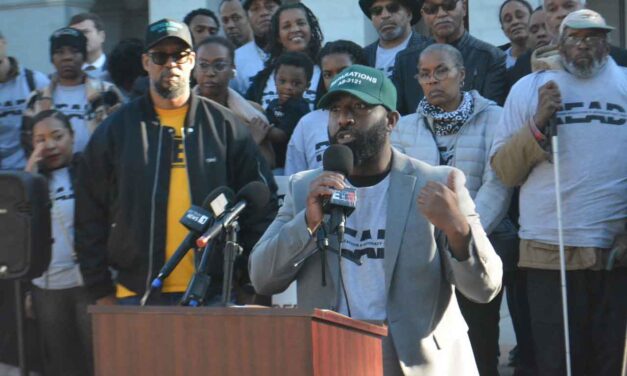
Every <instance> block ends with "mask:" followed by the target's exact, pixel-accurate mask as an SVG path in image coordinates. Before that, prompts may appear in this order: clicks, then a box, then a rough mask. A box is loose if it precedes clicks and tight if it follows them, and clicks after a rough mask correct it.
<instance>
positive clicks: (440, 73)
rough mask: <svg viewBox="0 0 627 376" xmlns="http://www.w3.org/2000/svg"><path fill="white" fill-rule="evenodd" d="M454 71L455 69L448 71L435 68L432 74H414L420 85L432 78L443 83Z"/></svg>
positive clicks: (443, 68)
mask: <svg viewBox="0 0 627 376" xmlns="http://www.w3.org/2000/svg"><path fill="white" fill-rule="evenodd" d="M454 70H455V68H453V69H450V68H448V67H439V68H436V69H435V71H433V74H431V73H429V72H428V71H422V72H418V74H416V76H415V77H416V78H417V79H418V82H420V83H425V82H429V81H430V80H431V77H433V79H434V80H436V81H438V82H439V81H443V80H446V79H447V78H449V77H450V75H451V72H453V71H454Z"/></svg>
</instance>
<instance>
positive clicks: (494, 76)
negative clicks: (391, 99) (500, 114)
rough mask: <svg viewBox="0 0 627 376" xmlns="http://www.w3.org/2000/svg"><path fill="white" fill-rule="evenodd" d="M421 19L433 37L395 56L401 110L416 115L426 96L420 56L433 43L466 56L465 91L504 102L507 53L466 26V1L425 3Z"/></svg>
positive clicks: (449, 0)
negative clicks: (420, 79) (420, 81)
mask: <svg viewBox="0 0 627 376" xmlns="http://www.w3.org/2000/svg"><path fill="white" fill-rule="evenodd" d="M421 13H422V17H423V18H424V20H425V23H426V24H427V26H428V27H429V29H430V30H431V35H432V38H430V39H429V40H427V41H426V42H424V43H421V44H420V45H418V46H416V47H414V48H411V49H407V50H405V51H403V52H400V53H399V54H398V55H397V56H396V64H395V65H394V76H393V81H394V85H395V86H396V90H397V91H398V107H397V109H398V111H399V112H400V113H401V115H406V114H409V113H413V112H414V111H415V110H416V106H417V105H418V102H420V100H421V99H422V97H423V96H424V95H423V93H422V89H421V88H420V85H418V81H417V80H416V78H415V76H416V74H417V73H418V68H417V63H418V58H419V57H420V53H421V52H422V51H423V50H424V49H425V48H426V47H427V46H429V45H431V44H433V43H447V44H450V45H452V46H454V47H456V48H457V49H458V50H459V51H460V52H461V53H462V56H463V57H464V67H465V68H466V80H465V84H464V87H463V90H472V89H475V90H477V91H478V92H479V93H480V94H481V95H482V96H484V97H486V98H488V99H492V100H494V101H496V102H497V103H499V104H502V103H503V102H504V101H505V53H504V52H503V51H501V50H499V49H498V48H497V47H494V46H492V45H490V44H488V43H485V42H483V41H481V40H479V39H477V38H474V37H473V36H471V35H470V34H468V32H466V29H465V27H464V16H465V15H466V2H465V1H463V0H426V1H425V2H424V4H423V6H422V10H421Z"/></svg>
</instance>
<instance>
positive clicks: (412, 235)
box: [0, 0, 627, 376]
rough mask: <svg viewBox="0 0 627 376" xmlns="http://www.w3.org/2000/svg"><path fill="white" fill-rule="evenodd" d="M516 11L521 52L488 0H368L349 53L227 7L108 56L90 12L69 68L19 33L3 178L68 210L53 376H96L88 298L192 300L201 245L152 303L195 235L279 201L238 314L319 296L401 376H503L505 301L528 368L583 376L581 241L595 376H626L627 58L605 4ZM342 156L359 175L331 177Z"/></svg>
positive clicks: (264, 2) (58, 241)
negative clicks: (211, 209) (476, 2)
mask: <svg viewBox="0 0 627 376" xmlns="http://www.w3.org/2000/svg"><path fill="white" fill-rule="evenodd" d="M501 1H502V4H501V6H500V9H499V13H498V14H497V15H495V17H497V16H498V17H499V20H500V24H501V27H502V31H503V33H504V34H505V36H506V37H507V39H508V40H509V43H508V44H506V45H503V46H498V47H497V46H493V45H491V44H489V43H487V42H485V41H482V40H480V39H478V38H476V37H474V36H473V35H471V33H469V31H468V30H466V27H465V25H464V18H465V17H466V14H467V2H466V1H465V0H354V2H355V7H359V8H360V9H361V10H362V11H363V13H364V15H365V16H366V17H367V18H368V19H370V20H371V22H372V25H373V27H374V29H375V30H376V32H377V34H378V39H377V40H375V41H373V42H372V43H369V44H368V45H366V46H364V47H362V46H360V45H358V44H357V43H355V42H353V41H349V40H335V41H325V39H324V36H323V32H322V30H323V29H324V27H323V25H321V24H320V23H319V20H318V18H317V17H316V15H315V14H314V13H313V12H312V11H311V9H309V8H308V7H307V6H306V5H305V4H303V3H301V2H289V4H282V3H281V1H280V0H242V1H240V0H222V1H221V3H220V5H219V11H218V13H217V14H216V13H214V12H212V11H211V10H208V9H196V10H193V11H191V12H189V13H188V14H187V15H186V16H185V17H184V19H183V20H181V21H177V20H173V19H162V20H159V21H156V22H154V23H152V24H150V25H148V27H147V29H146V33H145V36H144V38H143V39H140V38H130V39H125V40H121V41H119V43H117V44H116V45H115V47H114V48H113V49H112V51H111V52H110V53H109V54H108V55H107V54H105V53H104V51H103V44H104V41H105V31H104V29H105V28H104V25H103V22H102V20H101V18H100V17H99V16H98V15H97V14H94V13H82V14H78V15H75V16H73V17H72V18H71V19H70V20H69V22H68V24H67V25H64V26H63V27H61V28H59V29H58V30H56V31H54V32H53V33H52V35H50V37H49V41H50V61H51V63H52V66H53V68H54V70H53V71H52V72H51V73H50V74H44V73H41V72H37V71H33V70H31V69H28V68H26V67H23V66H22V65H21V64H20V63H19V61H18V60H17V59H16V58H15V57H10V56H8V55H7V47H6V46H7V43H8V42H10V41H7V40H6V39H5V38H4V37H3V36H2V34H1V33H0V170H7V171H11V170H24V171H27V172H30V173H40V174H43V175H44V176H45V177H46V178H47V179H48V182H49V191H50V200H51V202H52V207H51V219H52V221H51V223H52V233H53V238H54V242H53V244H52V258H51V262H50V265H49V267H48V269H47V270H46V271H45V272H44V274H43V275H42V276H41V277H39V278H36V279H34V280H33V281H32V283H31V286H30V288H29V290H30V291H29V293H28V294H27V296H26V299H25V305H26V307H27V312H28V313H29V315H30V316H31V317H34V318H35V320H36V322H37V329H38V336H39V343H40V344H41V353H42V357H43V369H42V370H41V371H42V372H43V374H44V375H53V376H54V375H64V376H65V375H89V374H92V372H93V355H92V348H91V347H92V338H91V328H90V320H89V316H88V314H87V310H86V307H87V306H88V305H90V304H121V305H140V304H149V305H172V304H179V302H180V301H181V299H182V297H183V294H184V293H185V291H186V290H187V288H188V283H189V281H190V279H191V277H192V275H193V274H194V271H195V268H196V266H197V262H198V259H199V256H200V255H201V252H200V250H194V251H192V252H189V253H187V255H186V256H184V257H183V258H182V259H181V261H180V263H179V264H178V266H177V267H176V268H175V269H174V270H173V271H172V273H171V274H170V276H169V277H168V278H167V279H165V281H164V284H163V286H162V289H161V291H160V293H157V294H148V291H149V290H151V281H152V280H153V279H154V278H155V276H156V275H157V273H158V272H159V270H160V269H161V268H162V266H163V265H164V263H165V262H166V260H168V259H169V258H170V257H172V255H173V254H174V253H175V251H176V250H177V247H178V246H179V244H181V243H182V242H183V241H184V239H185V238H186V236H187V234H188V230H187V229H186V228H185V227H184V226H183V225H182V224H181V223H179V220H180V218H181V217H182V216H183V214H184V213H185V211H186V210H187V209H188V208H189V207H190V206H191V205H197V206H202V205H205V204H206V203H204V200H205V197H206V196H207V194H208V193H209V192H212V191H214V190H215V189H216V188H219V187H222V186H226V187H229V188H230V189H232V190H233V191H234V192H237V191H239V190H240V189H241V188H243V187H245V186H246V185H247V184H249V183H251V182H261V183H263V184H265V185H266V186H267V187H268V189H269V191H270V199H269V202H268V203H267V204H266V205H265V206H264V207H263V208H261V209H260V210H257V211H255V212H251V213H248V215H246V216H243V217H242V218H241V220H240V226H241V229H240V232H239V242H240V244H241V246H242V247H243V254H242V255H241V257H239V258H238V260H237V262H236V272H235V274H234V285H235V289H234V293H233V295H232V296H230V297H228V299H230V300H231V301H232V302H233V303H237V304H248V303H255V304H264V305H270V304H271V300H270V296H271V295H272V294H276V293H279V292H281V291H283V290H285V289H286V288H287V287H288V286H289V285H290V283H292V282H293V281H297V282H298V284H297V290H298V294H297V295H298V305H299V306H300V307H304V308H328V309H333V310H335V311H337V312H340V313H342V314H345V315H347V316H350V317H353V318H356V319H360V320H367V321H373V322H379V323H384V324H386V325H387V326H388V328H389V332H388V333H389V334H388V336H387V337H385V338H384V339H383V349H382V350H383V365H384V374H385V375H402V374H405V375H477V374H479V375H481V376H485V375H498V368H497V365H498V358H499V351H500V350H499V344H498V340H499V319H500V307H501V302H502V298H503V295H504V294H503V293H504V292H505V296H506V300H507V307H508V309H509V312H510V315H511V317H512V322H513V326H514V332H515V337H516V342H517V345H516V347H515V348H514V350H512V352H511V353H510V354H509V355H510V361H511V365H512V366H513V367H514V370H515V371H514V374H516V375H523V376H524V375H564V374H565V372H566V360H565V356H566V349H565V345H564V324H563V311H562V305H561V301H562V297H561V290H560V286H561V284H560V244H562V245H563V246H564V253H565V268H566V281H567V291H568V295H567V297H568V303H567V304H568V305H567V309H566V311H567V312H568V315H569V318H568V319H569V321H568V323H569V330H568V333H569V335H570V359H571V366H572V371H573V375H608V376H609V375H619V374H620V372H621V369H622V362H623V354H624V351H625V338H626V332H627V327H626V320H627V299H625V296H627V269H626V268H627V163H624V162H620V161H621V160H622V159H621V157H620V150H622V149H621V145H623V147H624V145H627V128H626V124H627V89H626V88H627V68H624V67H627V51H626V50H624V49H621V48H619V47H616V46H612V45H611V44H610V43H609V39H608V34H609V33H610V32H612V30H614V28H613V27H612V26H610V25H608V24H607V23H606V21H605V19H604V18H603V17H602V15H600V14H599V13H597V12H594V11H592V10H589V9H586V7H585V3H584V1H583V0H544V2H543V5H542V6H540V7H538V8H536V9H534V8H533V7H532V6H531V5H530V4H529V3H528V2H527V1H526V0H504V1H503V0H501ZM421 19H422V20H423V22H424V24H425V25H426V26H427V28H428V31H429V34H428V35H422V34H420V33H419V32H417V31H415V30H414V25H415V24H416V23H417V22H418V21H420V20H421ZM60 26H61V25H60ZM347 27H350V26H349V25H347ZM0 32H1V30H0ZM555 136H557V137H559V141H560V149H559V152H557V154H555V153H554V151H555V150H554V149H553V148H554V145H555V144H552V142H551V141H552V139H554V137H555ZM336 145H342V146H344V147H348V148H349V149H350V151H351V152H352V156H353V159H352V162H351V164H352V166H351V167H352V168H350V169H348V170H347V171H333V170H330V171H326V170H323V167H325V166H326V165H325V166H323V161H324V159H325V158H324V156H325V152H326V151H327V150H329V155H331V154H332V153H331V151H332V150H334V149H328V148H330V147H331V148H335V147H337V146H336ZM333 155H334V154H333ZM555 158H557V159H558V160H555ZM556 163H559V165H560V171H561V172H560V175H559V176H557V177H556V175H555V174H554V167H555V165H556ZM284 175H286V176H289V183H288V185H287V187H285V188H284V190H285V195H284V197H279V195H278V193H277V192H278V187H277V184H276V183H275V176H284ZM556 185H557V186H560V187H561V188H560V191H559V192H558V193H559V194H560V195H561V208H560V209H561V217H560V218H559V219H560V221H561V224H560V226H558V218H557V215H556V213H557V209H556V208H557V198H556ZM346 188H349V189H352V190H354V192H355V194H356V197H357V205H356V209H355V211H354V212H353V213H352V214H351V215H350V216H348V218H346V223H345V232H344V233H343V234H342V233H340V234H339V235H338V234H337V233H336V232H333V231H330V230H331V228H330V225H329V223H328V222H327V217H328V216H327V215H326V211H325V210H326V207H325V205H323V203H324V202H326V201H327V200H328V197H329V196H330V195H332V194H333V192H334V190H338V189H346ZM279 198H282V200H279ZM558 227H560V228H563V237H561V236H560V235H559V231H558ZM321 236H322V237H327V238H328V240H329V243H328V248H329V250H331V251H335V253H336V255H337V256H338V257H333V256H332V255H329V256H327V255H326V251H321V249H320V248H321V246H320V244H321V242H320V238H321ZM223 240H224V239H218V245H216V246H215V247H214V252H213V253H212V254H211V259H210V265H209V271H208V273H209V275H210V276H211V284H210V285H209V286H208V291H207V296H206V297H205V299H203V300H204V301H205V304H206V305H213V304H219V303H220V301H221V297H220V292H221V291H222V284H223V282H224V281H223V270H222V266H223V263H222V258H223V255H222V252H221V246H220V244H221V243H222V241H223ZM324 268H328V269H329V270H330V271H331V272H330V273H328V276H327V278H326V279H325V281H324V282H321V273H320V270H321V269H322V270H324ZM336 271H337V273H336Z"/></svg>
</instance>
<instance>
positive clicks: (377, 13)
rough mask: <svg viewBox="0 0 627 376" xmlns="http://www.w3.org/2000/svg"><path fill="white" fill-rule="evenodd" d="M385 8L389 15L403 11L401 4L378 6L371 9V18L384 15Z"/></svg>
mask: <svg viewBox="0 0 627 376" xmlns="http://www.w3.org/2000/svg"><path fill="white" fill-rule="evenodd" d="M383 8H385V9H386V10H387V11H388V13H390V14H393V13H396V12H398V11H399V10H401V5H400V4H399V3H390V4H387V5H385V6H376V7H372V8H370V15H371V16H380V15H381V13H383Z"/></svg>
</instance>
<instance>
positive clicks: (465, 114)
mask: <svg viewBox="0 0 627 376" xmlns="http://www.w3.org/2000/svg"><path fill="white" fill-rule="evenodd" d="M474 109H475V101H474V99H473V98H472V95H471V94H470V93H469V92H467V91H464V92H462V102H461V103H460V105H459V107H458V108H457V110H455V111H452V112H446V111H444V110H443V109H442V108H440V107H438V106H434V105H432V104H430V103H429V102H427V98H426V97H425V98H422V100H421V101H420V103H418V108H417V109H416V112H418V113H419V114H421V115H423V116H427V117H430V118H432V119H433V128H434V129H433V130H434V131H435V134H436V136H449V135H452V134H455V133H457V132H458V131H459V129H460V128H461V127H462V125H464V123H466V121H467V120H468V118H469V117H470V115H472V113H473V111H474Z"/></svg>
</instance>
